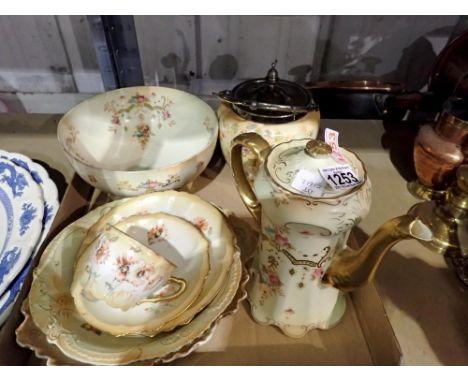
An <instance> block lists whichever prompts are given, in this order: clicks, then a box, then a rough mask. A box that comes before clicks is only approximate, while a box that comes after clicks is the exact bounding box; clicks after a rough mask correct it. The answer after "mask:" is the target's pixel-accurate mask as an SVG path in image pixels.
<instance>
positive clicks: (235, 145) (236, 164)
mask: <svg viewBox="0 0 468 382" xmlns="http://www.w3.org/2000/svg"><path fill="white" fill-rule="evenodd" d="M244 147H247V148H249V149H250V150H251V151H252V152H253V153H254V154H255V156H256V157H257V159H258V160H259V164H258V166H257V168H255V172H256V171H257V170H258V167H259V166H261V165H262V164H263V162H264V161H265V159H266V157H267V155H268V153H269V152H270V145H269V144H268V142H267V141H266V140H265V139H263V138H262V137H261V136H260V135H258V134H256V133H244V134H240V135H238V136H237V137H235V138H234V140H233V141H232V144H231V167H232V175H233V176H234V181H235V182H236V185H237V189H238V190H239V194H240V196H241V198H242V201H243V202H244V204H245V206H246V207H247V209H248V210H249V212H250V213H251V214H252V216H253V217H254V218H255V220H257V221H258V222H260V217H261V211H262V209H261V205H260V203H259V202H258V199H257V197H256V195H255V193H254V192H253V190H252V187H251V186H250V183H249V181H248V179H247V175H246V174H245V170H244V165H243V162H242V149H243V148H244Z"/></svg>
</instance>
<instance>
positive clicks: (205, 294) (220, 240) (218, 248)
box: [78, 191, 235, 331]
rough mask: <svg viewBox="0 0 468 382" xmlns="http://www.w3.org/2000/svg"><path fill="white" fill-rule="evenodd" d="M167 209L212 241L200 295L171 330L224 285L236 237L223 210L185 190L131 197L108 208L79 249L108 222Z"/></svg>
mask: <svg viewBox="0 0 468 382" xmlns="http://www.w3.org/2000/svg"><path fill="white" fill-rule="evenodd" d="M157 212H164V213H168V214H171V215H173V216H178V217H180V218H183V219H185V220H187V221H189V222H190V223H192V224H193V225H195V226H196V227H197V228H198V229H199V230H200V231H201V232H202V234H203V235H204V236H205V238H206V239H208V241H209V243H210V250H209V251H210V272H209V274H208V278H207V280H206V282H205V284H204V286H203V290H202V292H201V295H200V297H199V298H198V299H197V300H196V301H195V303H194V304H193V305H192V306H190V308H189V309H187V310H186V311H185V312H183V313H182V314H181V316H180V317H178V319H177V322H174V323H173V324H171V323H168V325H167V326H165V327H164V328H163V329H162V330H164V331H168V330H172V329H173V328H174V327H175V326H176V325H178V324H180V323H186V322H188V321H190V319H191V318H192V317H193V316H194V314H196V313H198V312H199V311H200V310H202V309H203V308H204V307H205V306H206V305H207V304H208V303H209V302H210V301H211V300H213V298H214V297H215V296H216V294H217V293H218V292H219V290H220V289H221V286H222V284H223V281H224V279H225V277H226V274H227V272H228V270H229V267H230V266H231V263H232V256H233V253H234V252H235V246H234V242H235V237H234V235H233V233H232V232H231V230H230V229H229V226H228V225H227V223H226V220H225V217H224V216H223V214H222V213H221V212H220V211H219V210H218V209H217V208H216V207H214V206H213V205H211V204H210V203H208V202H206V201H204V200H203V199H201V198H200V197H198V196H196V195H192V194H188V193H186V192H179V191H165V192H156V193H152V194H147V195H142V196H139V197H136V198H132V199H129V200H127V201H126V202H123V203H121V204H119V205H118V206H116V207H114V208H112V209H111V210H109V212H108V213H107V214H105V215H104V216H102V217H101V218H100V219H99V220H98V221H97V223H96V224H94V225H93V226H92V227H91V228H90V229H89V231H88V234H87V235H86V238H85V239H84V240H83V243H82V245H81V247H80V249H79V252H78V256H80V255H81V254H82V253H83V251H84V249H85V248H86V247H87V246H88V245H89V244H90V243H91V242H92V241H93V240H94V239H95V238H96V237H97V236H98V235H99V234H100V232H102V230H103V229H104V228H105V226H106V224H111V225H115V224H117V223H118V222H119V221H121V220H123V219H125V218H127V217H130V216H132V215H140V214H145V213H146V214H151V213H157Z"/></svg>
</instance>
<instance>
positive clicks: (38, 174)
mask: <svg viewBox="0 0 468 382" xmlns="http://www.w3.org/2000/svg"><path fill="white" fill-rule="evenodd" d="M0 158H3V159H8V160H10V161H11V162H13V163H14V164H16V165H17V166H20V167H22V168H24V169H25V170H27V171H28V172H29V173H30V174H31V177H32V178H33V180H34V181H35V182H36V183H37V184H38V185H39V186H40V187H41V191H42V198H43V199H44V217H43V219H42V225H43V229H42V233H41V238H40V240H39V242H38V244H37V248H36V252H35V253H34V254H33V256H35V255H36V253H37V251H38V250H39V247H40V246H41V244H42V242H43V241H44V239H45V238H46V236H47V234H48V233H49V230H50V226H51V225H52V222H53V221H54V218H55V215H56V214H57V211H58V209H59V200H58V190H57V186H56V185H55V183H54V182H53V181H52V179H50V177H49V174H48V173H47V171H46V169H45V168H44V167H42V166H41V165H40V164H38V163H35V162H33V161H32V160H31V159H30V158H28V157H27V156H25V155H22V154H19V153H10V152H8V151H4V150H0ZM0 235H1V232H0ZM0 253H1V252H0ZM0 301H1V297H0ZM0 308H1V304H0Z"/></svg>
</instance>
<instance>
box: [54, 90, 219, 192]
mask: <svg viewBox="0 0 468 382" xmlns="http://www.w3.org/2000/svg"><path fill="white" fill-rule="evenodd" d="M57 135H58V140H59V142H60V145H61V147H62V149H63V150H64V152H65V155H66V156H67V158H68V160H69V161H70V163H71V165H72V166H73V168H74V169H75V171H76V172H77V173H78V174H79V175H80V176H81V177H82V178H83V179H84V180H85V181H86V182H88V183H89V184H91V185H92V186H94V187H96V188H98V189H100V190H102V191H105V192H108V193H111V194H114V195H118V196H133V195H140V194H144V193H146V192H151V191H163V190H168V189H177V188H180V187H182V186H184V185H185V184H187V183H189V182H191V181H193V180H194V179H195V178H196V177H197V176H198V175H200V173H201V172H202V171H203V170H204V169H205V168H206V166H207V165H208V162H209V160H210V159H211V156H212V155H213V151H214V149H215V146H216V140H217V137H218V120H217V117H216V114H215V112H214V111H213V110H212V109H211V107H210V106H209V105H208V104H207V103H205V102H204V101H202V100H201V99H200V98H198V97H196V96H194V95H191V94H189V93H186V92H183V91H180V90H175V89H171V88H164V87H157V86H137V87H129V88H122V89H117V90H113V91H110V92H107V93H102V94H99V95H97V96H94V97H92V98H89V99H87V100H85V101H83V102H82V103H80V104H78V105H77V106H75V107H74V108H72V109H71V110H70V111H68V112H67V113H66V114H65V115H64V116H63V117H62V119H61V120H60V122H59V124H58V131H57Z"/></svg>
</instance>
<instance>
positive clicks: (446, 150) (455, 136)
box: [408, 98, 468, 200]
mask: <svg viewBox="0 0 468 382" xmlns="http://www.w3.org/2000/svg"><path fill="white" fill-rule="evenodd" d="M467 138H468V100H465V99H460V98H454V99H449V100H448V101H447V102H446V104H445V106H444V110H443V112H442V114H441V115H440V117H439V118H438V120H437V121H436V122H435V123H434V125H424V126H422V127H421V129H420V130H419V133H418V135H417V137H416V140H415V144H414V165H415V170H416V174H417V176H418V180H417V181H416V182H411V183H410V184H409V185H408V188H409V190H410V192H411V193H412V194H413V195H415V196H417V197H419V198H421V199H425V200H430V199H439V198H440V197H442V195H443V192H442V191H443V190H446V189H447V188H448V187H449V186H450V185H451V184H452V183H453V181H454V177H455V171H456V169H457V168H458V167H459V166H460V165H461V164H462V163H463V162H464V160H465V156H464V151H463V150H465V152H466V147H465V146H466V145H467ZM463 147H465V149H464V148H463Z"/></svg>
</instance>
